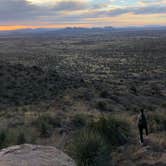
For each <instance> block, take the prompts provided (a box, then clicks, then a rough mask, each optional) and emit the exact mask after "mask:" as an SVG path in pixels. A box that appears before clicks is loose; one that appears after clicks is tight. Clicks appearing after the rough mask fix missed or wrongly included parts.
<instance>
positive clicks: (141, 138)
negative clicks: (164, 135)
mask: <svg viewBox="0 0 166 166" xmlns="http://www.w3.org/2000/svg"><path fill="white" fill-rule="evenodd" d="M138 128H139V135H140V141H141V143H143V142H144V138H143V130H144V129H145V132H146V135H148V128H147V126H138Z"/></svg>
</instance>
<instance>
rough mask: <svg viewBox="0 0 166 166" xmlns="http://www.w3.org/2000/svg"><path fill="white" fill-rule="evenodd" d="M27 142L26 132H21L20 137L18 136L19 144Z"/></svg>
mask: <svg viewBox="0 0 166 166" xmlns="http://www.w3.org/2000/svg"><path fill="white" fill-rule="evenodd" d="M25 142H26V138H25V135H24V133H22V132H21V133H19V135H18V137H17V144H18V145H21V144H24V143H25Z"/></svg>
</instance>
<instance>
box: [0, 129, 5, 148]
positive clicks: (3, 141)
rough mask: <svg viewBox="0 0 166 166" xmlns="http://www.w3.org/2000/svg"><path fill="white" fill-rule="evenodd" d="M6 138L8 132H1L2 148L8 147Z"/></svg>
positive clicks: (0, 141)
mask: <svg viewBox="0 0 166 166" xmlns="http://www.w3.org/2000/svg"><path fill="white" fill-rule="evenodd" d="M6 138H7V132H6V131H4V130H3V131H1V132H0V148H4V147H5V146H6Z"/></svg>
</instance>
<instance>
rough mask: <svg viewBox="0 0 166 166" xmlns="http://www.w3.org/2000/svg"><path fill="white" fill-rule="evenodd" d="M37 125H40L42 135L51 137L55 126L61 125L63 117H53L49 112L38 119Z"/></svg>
mask: <svg viewBox="0 0 166 166" xmlns="http://www.w3.org/2000/svg"><path fill="white" fill-rule="evenodd" d="M35 125H36V126H37V127H38V129H39V131H40V135H41V136H42V137H50V136H51V135H52V132H53V128H54V127H60V126H61V119H60V118H58V117H51V115H48V114H47V115H42V116H40V117H39V118H38V119H37V120H36V122H35Z"/></svg>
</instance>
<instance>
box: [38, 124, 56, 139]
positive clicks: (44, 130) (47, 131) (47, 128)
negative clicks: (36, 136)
mask: <svg viewBox="0 0 166 166" xmlns="http://www.w3.org/2000/svg"><path fill="white" fill-rule="evenodd" d="M39 130H40V136H41V137H50V136H51V135H52V131H53V129H52V126H51V125H50V124H48V123H47V122H45V121H41V123H40V126H39Z"/></svg>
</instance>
